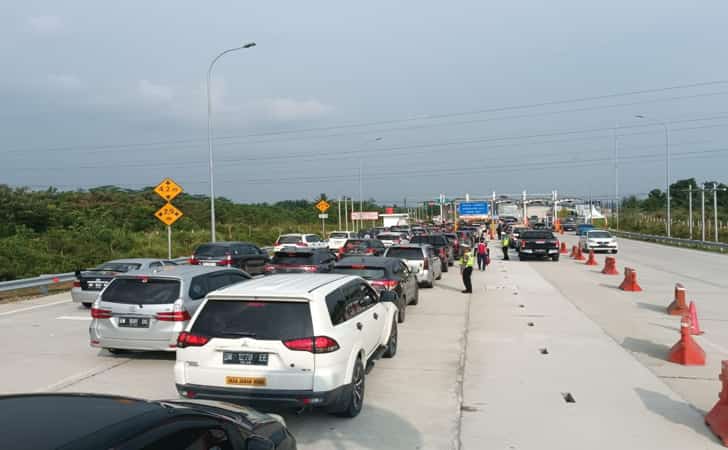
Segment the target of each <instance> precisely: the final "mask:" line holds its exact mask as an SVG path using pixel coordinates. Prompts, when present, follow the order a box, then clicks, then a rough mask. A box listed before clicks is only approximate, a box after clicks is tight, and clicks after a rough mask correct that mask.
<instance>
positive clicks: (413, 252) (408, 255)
mask: <svg viewBox="0 0 728 450" xmlns="http://www.w3.org/2000/svg"><path fill="white" fill-rule="evenodd" d="M385 256H387V257H390V258H400V259H413V260H420V261H421V260H423V259H425V256H424V255H423V254H422V249H419V248H408V247H392V248H390V249H389V250H387V253H386V255H385Z"/></svg>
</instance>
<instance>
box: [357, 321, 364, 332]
mask: <svg viewBox="0 0 728 450" xmlns="http://www.w3.org/2000/svg"><path fill="white" fill-rule="evenodd" d="M362 328H364V325H362V324H361V322H357V323H356V329H357V330H360V331H361V329H362Z"/></svg>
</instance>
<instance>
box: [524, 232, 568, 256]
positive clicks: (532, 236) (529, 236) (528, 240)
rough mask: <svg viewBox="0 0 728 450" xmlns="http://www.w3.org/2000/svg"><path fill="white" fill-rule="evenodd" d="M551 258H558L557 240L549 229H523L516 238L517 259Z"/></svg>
mask: <svg viewBox="0 0 728 450" xmlns="http://www.w3.org/2000/svg"><path fill="white" fill-rule="evenodd" d="M541 257H546V258H551V259H552V260H553V261H558V260H559V240H558V239H556V236H554V233H552V232H551V231H549V230H528V231H523V232H522V233H521V235H520V236H519V239H518V259H520V260H521V261H523V260H525V259H528V258H541Z"/></svg>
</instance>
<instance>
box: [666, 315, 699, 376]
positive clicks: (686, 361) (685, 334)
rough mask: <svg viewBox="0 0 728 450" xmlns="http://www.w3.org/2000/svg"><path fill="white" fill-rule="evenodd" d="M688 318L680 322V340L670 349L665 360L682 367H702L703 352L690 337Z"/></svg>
mask: <svg viewBox="0 0 728 450" xmlns="http://www.w3.org/2000/svg"><path fill="white" fill-rule="evenodd" d="M690 328H691V325H690V317H689V316H683V318H682V320H681V321H680V340H679V341H678V342H677V344H675V345H674V346H673V347H672V348H671V349H670V354H669V355H668V357H667V360H668V361H670V362H674V363H676V364H682V365H684V366H704V365H705V351H703V349H702V348H700V345H698V343H697V342H695V340H694V339H693V337H692V336H691V335H690Z"/></svg>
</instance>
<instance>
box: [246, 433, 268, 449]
mask: <svg viewBox="0 0 728 450" xmlns="http://www.w3.org/2000/svg"><path fill="white" fill-rule="evenodd" d="M275 449H276V445H275V444H274V443H273V441H271V440H270V439H267V438H264V437H262V436H250V437H249V438H247V439H246V440H245V450H275Z"/></svg>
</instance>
